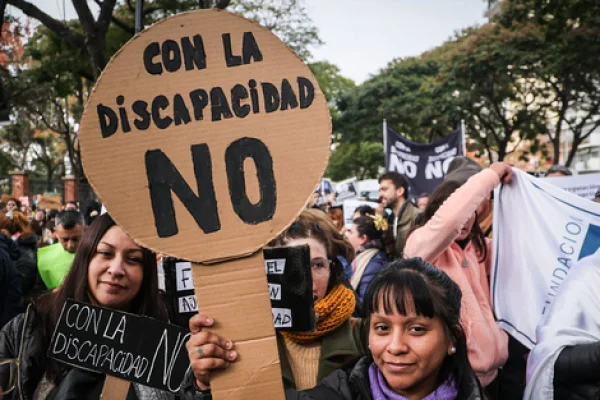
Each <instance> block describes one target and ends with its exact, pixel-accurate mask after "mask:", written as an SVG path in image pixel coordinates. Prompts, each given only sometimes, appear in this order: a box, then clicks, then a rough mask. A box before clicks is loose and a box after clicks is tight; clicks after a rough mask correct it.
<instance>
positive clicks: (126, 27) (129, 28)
mask: <svg viewBox="0 0 600 400" xmlns="http://www.w3.org/2000/svg"><path fill="white" fill-rule="evenodd" d="M94 1H95V2H96V4H98V6H99V7H102V6H103V4H104V3H103V2H102V1H100V0H94ZM110 21H111V22H112V23H114V24H115V25H116V26H118V27H119V28H121V29H123V30H124V31H125V32H127V33H129V34H130V35H131V36H133V35H135V28H134V27H133V26H130V25H127V24H126V23H125V22H123V21H121V20H120V19H118V18H117V17H115V16H114V15H112V16H111V17H110Z"/></svg>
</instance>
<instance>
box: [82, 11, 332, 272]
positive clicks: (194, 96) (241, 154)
mask: <svg viewBox="0 0 600 400" xmlns="http://www.w3.org/2000/svg"><path fill="white" fill-rule="evenodd" d="M184 49H187V50H185V51H184ZM204 56H205V57H204ZM228 64H229V66H228ZM238 103H239V104H238ZM275 106H277V107H275ZM144 110H146V111H144ZM200 114H201V115H200ZM246 114H247V115H246ZM123 116H126V118H125V119H124V118H123ZM200 117H201V118H202V119H199V118H200ZM123 121H126V122H125V123H123ZM330 133H331V122H330V118H329V110H328V107H327V103H326V101H325V98H324V96H323V94H322V92H321V90H320V89H319V87H318V84H317V82H316V80H315V78H314V76H313V75H312V73H311V72H310V70H309V68H308V67H307V66H306V65H305V64H304V63H303V62H302V61H301V60H300V59H299V58H298V57H297V56H296V55H295V54H294V53H293V52H292V51H291V50H290V49H289V48H288V47H287V46H286V45H285V44H284V43H282V42H281V41H280V40H279V39H278V38H277V37H275V36H274V35H273V34H272V33H271V32H270V31H268V30H267V29H265V28H263V27H261V26H259V25H257V24H255V23H253V22H251V21H248V20H246V19H244V18H242V17H239V16H236V15H233V14H230V13H228V12H225V11H219V10H199V11H194V12H189V13H184V14H179V15H176V16H174V17H171V18H168V19H166V20H163V21H161V22H159V23H157V24H155V25H154V26H152V27H150V28H148V29H147V30H146V31H144V32H142V33H141V34H139V35H138V36H136V37H135V38H134V39H132V40H131V41H130V42H128V43H127V44H126V45H125V46H124V47H123V48H122V49H121V50H120V51H119V52H118V53H117V54H116V55H115V57H114V58H113V59H112V60H111V62H110V63H109V65H108V66H107V67H106V69H105V70H104V72H103V74H102V76H101V77H100V79H99V80H98V82H97V84H96V87H95V89H94V91H93V93H92V95H91V96H90V100H89V103H88V104H87V107H86V110H85V112H84V115H83V118H82V121H81V127H80V130H79V138H80V142H81V150H82V156H83V165H84V168H85V171H86V175H87V177H88V179H89V181H90V183H91V184H92V186H93V187H94V189H95V190H96V192H97V193H98V194H99V196H100V198H101V200H102V202H103V203H104V204H106V207H107V208H108V209H109V210H110V211H111V215H112V216H113V218H114V219H115V220H116V222H117V223H118V224H119V225H120V226H122V227H123V228H124V229H125V230H126V231H127V232H128V233H129V234H130V235H131V236H132V237H133V238H134V239H135V240H136V241H137V242H139V243H140V244H142V245H144V246H146V247H149V248H152V249H154V250H160V251H161V252H163V253H166V254H168V255H171V256H174V257H177V258H181V259H186V260H192V261H196V262H214V261H218V260H223V259H232V258H236V257H240V256H244V255H249V254H251V253H254V252H256V251H257V250H258V249H260V248H261V247H262V246H263V245H264V244H265V243H267V242H268V241H269V240H270V239H271V238H273V237H274V236H275V235H277V234H278V233H280V232H281V231H283V230H284V229H285V228H286V226H287V225H288V224H289V223H291V221H293V219H294V218H295V217H296V216H297V215H298V214H299V212H300V210H301V209H302V208H303V206H304V204H305V202H306V199H307V198H308V197H309V195H310V193H312V191H313V190H314V188H315V186H316V184H317V183H318V181H319V179H320V178H321V176H322V173H323V171H324V169H325V166H326V164H327V158H328V154H329V144H330V139H331V138H330ZM193 159H194V160H195V163H194V162H193V161H192V160H193ZM253 161H254V162H253ZM180 178H181V179H180ZM259 187H260V189H259ZM169 188H175V191H172V190H169ZM175 192H177V193H178V194H175ZM171 204H172V207H171ZM190 210H192V211H193V212H191V211H190ZM173 214H174V218H172V217H173ZM198 221H200V222H198Z"/></svg>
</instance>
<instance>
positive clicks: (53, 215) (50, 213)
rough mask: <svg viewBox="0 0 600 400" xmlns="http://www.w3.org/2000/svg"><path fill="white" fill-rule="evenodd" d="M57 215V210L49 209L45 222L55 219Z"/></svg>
mask: <svg viewBox="0 0 600 400" xmlns="http://www.w3.org/2000/svg"><path fill="white" fill-rule="evenodd" d="M57 215H58V210H54V209H52V210H50V211H48V212H47V213H46V222H48V221H50V220H53V219H56V216H57Z"/></svg>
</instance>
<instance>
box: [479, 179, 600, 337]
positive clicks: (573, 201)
mask: <svg viewBox="0 0 600 400" xmlns="http://www.w3.org/2000/svg"><path fill="white" fill-rule="evenodd" d="M513 172H514V175H513V182H512V183H511V184H510V185H502V186H501V187H499V188H497V189H496V192H495V194H494V198H495V201H494V225H493V226H494V246H493V253H494V254H493V258H492V276H491V293H492V300H493V304H494V310H495V314H496V317H497V318H498V321H499V323H500V326H501V327H502V328H503V329H504V330H506V331H507V332H509V333H510V334H511V335H512V336H513V337H514V338H515V339H517V340H519V341H520V342H521V343H522V344H523V345H524V346H527V347H528V348H532V347H533V346H534V345H535V343H536V340H535V329H536V326H537V324H538V322H539V321H540V319H541V317H542V315H543V314H544V312H545V310H546V309H547V308H548V306H549V305H550V304H551V302H552V299H553V298H554V295H555V294H556V292H557V291H558V289H559V288H560V286H561V283H562V282H563V281H564V280H565V279H566V278H567V276H568V275H569V271H570V269H571V266H572V265H573V264H574V263H575V262H577V260H579V259H581V258H583V257H586V256H588V255H590V254H593V253H594V252H595V251H596V250H597V249H598V248H599V247H600V204H598V203H594V202H592V201H589V200H586V199H584V198H581V197H578V196H575V195H574V194H571V193H568V192H566V191H564V190H562V189H560V188H558V187H556V186H554V185H552V184H550V183H549V181H548V179H542V178H535V177H532V176H530V175H528V174H526V173H525V172H522V171H519V170H517V169H514V168H513Z"/></svg>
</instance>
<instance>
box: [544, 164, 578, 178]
mask: <svg viewBox="0 0 600 400" xmlns="http://www.w3.org/2000/svg"><path fill="white" fill-rule="evenodd" d="M557 172H558V173H559V174H563V175H565V176H571V175H573V173H572V172H571V170H570V169H569V168H567V167H565V166H564V165H560V164H554V165H553V166H551V167H550V168H548V171H546V173H545V174H544V176H548V175H550V174H554V173H557Z"/></svg>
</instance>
